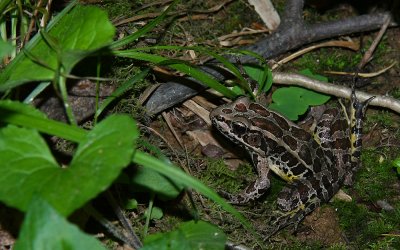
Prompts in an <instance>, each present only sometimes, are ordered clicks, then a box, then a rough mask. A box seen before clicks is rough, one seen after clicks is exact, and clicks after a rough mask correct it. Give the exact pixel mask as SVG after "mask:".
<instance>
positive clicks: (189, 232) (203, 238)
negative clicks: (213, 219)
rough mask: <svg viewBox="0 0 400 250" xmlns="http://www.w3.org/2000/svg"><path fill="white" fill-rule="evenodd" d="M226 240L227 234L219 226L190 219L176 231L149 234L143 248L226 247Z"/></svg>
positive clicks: (148, 249) (147, 249)
mask: <svg viewBox="0 0 400 250" xmlns="http://www.w3.org/2000/svg"><path fill="white" fill-rule="evenodd" d="M225 241H226V236H225V234H224V233H223V232H222V231H221V230H220V229H219V228H218V227H216V226H214V225H211V224H209V223H207V222H204V221H197V222H196V221H189V222H184V223H182V224H181V225H180V226H179V227H178V228H177V229H176V230H174V231H171V232H168V233H159V234H153V235H149V236H148V237H146V238H145V240H144V246H143V248H142V249H143V250H153V249H154V250H156V249H157V250H158V249H160V250H167V249H168V250H169V249H171V250H172V249H174V250H175V249H176V250H180V249H182V250H186V249H210V250H214V249H225Z"/></svg>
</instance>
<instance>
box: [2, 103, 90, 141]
mask: <svg viewBox="0 0 400 250" xmlns="http://www.w3.org/2000/svg"><path fill="white" fill-rule="evenodd" d="M0 121H2V122H7V123H11V124H14V125H19V126H24V127H29V128H35V129H37V130H38V131H40V132H44V133H48V134H51V135H56V136H59V137H61V138H64V139H67V140H71V141H74V142H80V141H81V138H84V137H85V135H86V132H87V131H86V130H84V129H82V128H79V127H76V126H71V125H67V124H65V123H62V122H59V121H55V120H50V119H48V118H46V115H45V114H44V113H42V112H40V111H39V110H37V109H35V108H34V107H32V106H31V105H28V104H24V103H20V102H16V101H10V100H4V101H0Z"/></svg>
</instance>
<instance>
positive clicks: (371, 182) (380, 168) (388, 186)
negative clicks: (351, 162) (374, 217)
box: [354, 149, 397, 202]
mask: <svg viewBox="0 0 400 250" xmlns="http://www.w3.org/2000/svg"><path fill="white" fill-rule="evenodd" d="M362 162H363V166H362V169H361V171H359V172H358V174H357V181H356V182H355V184H354V189H355V190H356V192H357V194H358V195H360V197H361V198H362V199H363V200H367V201H371V202H375V201H377V200H383V199H390V198H391V197H392V196H393V195H394V193H395V192H394V189H393V185H394V183H395V182H396V181H397V176H396V173H395V172H394V171H393V167H392V164H391V161H389V160H383V161H382V160H381V154H379V153H377V151H376V149H370V150H364V151H363V154H362Z"/></svg>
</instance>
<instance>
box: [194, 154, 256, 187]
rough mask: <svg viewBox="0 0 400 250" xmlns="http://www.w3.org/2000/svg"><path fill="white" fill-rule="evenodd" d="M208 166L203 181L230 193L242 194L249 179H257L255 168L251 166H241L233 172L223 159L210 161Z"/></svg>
mask: <svg viewBox="0 0 400 250" xmlns="http://www.w3.org/2000/svg"><path fill="white" fill-rule="evenodd" d="M207 166H208V169H207V171H205V172H204V173H205V175H204V176H203V177H201V179H202V181H204V182H206V183H209V185H210V186H212V187H214V188H218V189H221V190H224V191H226V192H229V193H238V192H240V191H241V190H243V188H244V187H245V185H246V182H247V181H248V179H250V178H256V177H255V174H254V171H253V167H252V166H251V165H249V164H244V165H240V166H239V167H238V169H237V170H235V171H232V170H230V169H228V168H227V167H226V165H225V163H224V161H223V160H222V159H218V160H213V159H208V161H207ZM243 177H245V178H243Z"/></svg>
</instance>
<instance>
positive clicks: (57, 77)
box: [0, 1, 252, 249]
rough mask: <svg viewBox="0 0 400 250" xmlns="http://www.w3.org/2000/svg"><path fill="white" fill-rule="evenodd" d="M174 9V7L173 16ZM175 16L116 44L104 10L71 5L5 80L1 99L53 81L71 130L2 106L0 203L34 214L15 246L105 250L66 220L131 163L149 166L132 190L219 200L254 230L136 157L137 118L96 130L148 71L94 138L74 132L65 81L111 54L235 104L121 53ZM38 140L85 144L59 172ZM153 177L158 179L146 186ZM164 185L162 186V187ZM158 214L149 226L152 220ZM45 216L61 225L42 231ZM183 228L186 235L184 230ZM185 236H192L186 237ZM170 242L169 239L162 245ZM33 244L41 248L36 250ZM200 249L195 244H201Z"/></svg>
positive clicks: (0, 79) (195, 73)
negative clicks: (79, 67)
mask: <svg viewBox="0 0 400 250" xmlns="http://www.w3.org/2000/svg"><path fill="white" fill-rule="evenodd" d="M2 4H3V2H2ZM0 7H3V6H2V5H0ZM172 7H173V4H172V6H171V7H170V8H172ZM170 8H169V9H170ZM169 9H168V10H169ZM168 10H166V12H164V13H163V14H162V15H160V16H159V17H158V18H156V19H154V20H153V21H152V22H150V23H149V24H148V25H146V26H145V27H143V28H142V29H141V30H139V31H137V32H136V33H134V34H132V35H131V36H128V37H126V38H124V39H122V40H119V41H116V42H112V37H113V35H114V28H113V27H112V25H111V24H110V23H109V21H108V19H107V17H106V15H105V14H104V13H103V12H102V11H100V10H99V9H97V8H94V7H87V6H80V5H77V1H72V2H71V4H69V5H68V6H67V7H66V8H65V9H64V10H63V11H62V12H61V13H60V14H59V15H57V16H56V17H55V18H54V19H53V20H52V21H51V22H50V23H49V25H48V26H47V27H46V28H45V29H43V30H41V31H40V32H39V33H38V34H36V35H35V36H34V37H33V38H32V40H31V41H30V42H29V43H28V44H27V45H26V46H25V48H24V52H23V53H19V54H18V55H17V56H16V57H15V59H14V60H13V61H12V62H11V63H10V64H9V65H7V67H6V68H5V69H4V70H3V71H2V72H1V73H0V91H4V92H9V91H12V90H13V89H15V88H16V87H19V86H22V85H23V84H25V83H28V82H32V81H43V82H47V81H51V82H52V83H53V85H54V86H55V87H56V89H58V90H59V91H60V93H61V95H62V97H63V101H64V106H65V109H66V110H67V113H68V118H69V121H70V123H71V124H70V125H68V124H65V123H61V122H57V121H54V120H50V119H48V118H47V117H46V116H45V115H44V114H42V113H41V112H39V111H38V110H36V109H34V108H33V107H31V106H29V105H27V104H23V103H21V102H18V101H10V100H4V101H1V102H0V120H1V122H2V123H5V124H7V125H5V126H3V127H2V128H1V130H0V158H1V159H2V163H1V164H0V173H1V174H2V175H1V177H0V184H1V185H2V190H1V191H0V200H1V201H2V202H4V203H5V204H7V205H9V206H11V207H15V208H18V209H19V210H21V211H23V212H26V213H27V216H26V219H25V221H24V224H23V228H22V230H21V237H20V240H19V241H18V243H17V244H16V247H17V249H26V248H25V247H26V246H27V245H29V246H32V247H35V248H36V249H53V246H55V245H57V244H60V238H62V239H63V240H62V242H63V244H64V246H65V247H66V246H69V247H70V248H71V249H82V248H91V249H100V248H101V247H100V245H99V244H98V243H96V242H95V240H94V239H91V238H88V237H85V236H82V234H81V233H80V232H78V231H77V229H76V228H75V227H73V226H69V223H68V222H67V221H66V220H65V219H63V218H62V217H65V216H68V215H70V214H71V213H72V212H74V211H75V210H76V209H78V208H80V207H82V206H83V205H84V204H85V203H87V202H88V201H90V200H91V199H92V198H94V197H95V196H97V195H98V194H99V193H100V192H102V191H104V190H105V189H107V188H108V187H109V186H110V185H111V184H112V183H113V181H115V180H116V178H117V177H118V175H119V174H120V173H121V170H122V169H123V168H124V167H126V166H127V165H128V164H130V163H134V164H137V165H140V166H142V167H143V169H142V170H143V171H145V173H142V174H141V175H139V176H135V178H134V179H132V180H131V181H130V183H135V184H141V185H143V186H145V188H148V189H151V192H153V193H154V194H157V195H161V196H162V195H164V196H169V197H176V195H177V194H179V192H180V190H181V189H182V188H183V187H185V188H189V187H190V188H193V189H195V190H197V191H199V192H200V193H202V194H203V195H205V196H206V197H208V198H210V199H211V200H214V201H215V202H216V203H218V204H219V205H220V206H221V207H222V208H223V209H225V210H226V211H228V212H230V213H231V214H232V215H234V216H235V217H236V218H237V219H238V220H239V221H241V223H243V225H244V226H245V227H247V228H249V229H250V230H252V229H251V226H250V224H249V223H248V222H247V221H246V220H245V219H244V217H243V216H242V215H241V214H240V213H239V212H237V211H236V210H235V209H234V208H233V207H232V206H231V205H229V204H228V203H226V202H225V201H224V200H223V199H222V198H220V197H219V196H218V195H217V194H216V193H215V192H214V191H213V190H211V189H210V188H208V187H206V186H205V185H204V184H202V183H200V182H199V181H197V180H196V179H194V178H193V177H191V176H189V175H187V174H186V173H184V172H183V171H181V170H180V169H179V168H177V167H174V166H173V165H172V164H171V163H169V162H165V161H162V160H159V159H157V158H155V157H153V156H151V155H149V154H147V153H145V152H143V151H140V150H138V149H136V146H135V141H136V139H137V138H138V132H137V129H136V126H135V122H134V121H133V119H132V118H130V117H128V116H125V115H111V116H109V117H108V118H106V119H105V120H103V121H100V122H99V123H97V119H99V115H100V114H101V112H102V111H103V110H104V109H105V108H106V106H107V105H109V104H110V103H111V102H112V101H113V98H115V96H120V95H122V94H123V93H124V92H125V91H126V90H127V89H128V88H129V86H131V85H132V84H134V83H135V82H137V81H139V80H141V79H143V78H144V77H145V75H146V74H147V71H148V70H144V71H142V72H139V73H138V74H137V75H136V76H134V77H133V78H131V79H129V80H128V81H126V83H124V84H122V85H121V87H120V88H119V89H118V90H117V91H116V93H115V94H116V95H115V96H114V97H110V99H108V100H106V101H105V102H104V103H103V104H102V105H101V106H99V105H98V106H97V107H98V109H97V112H96V116H95V117H96V121H95V125H94V127H93V129H92V130H91V131H87V130H84V129H82V128H79V127H78V126H76V124H75V119H74V116H73V114H72V112H71V110H70V106H69V104H68V95H67V92H66V79H67V78H68V77H70V73H71V70H72V69H73V67H74V66H75V65H76V64H77V63H78V62H79V61H80V60H82V59H83V58H85V57H88V56H99V55H103V54H107V55H114V56H124V57H130V58H137V59H140V60H147V61H151V62H153V63H158V64H165V65H168V66H170V67H171V68H174V69H178V70H180V71H182V72H185V73H187V74H189V75H190V76H192V77H195V78H197V79H200V80H202V81H203V82H205V83H206V84H209V85H210V86H212V87H214V88H216V89H219V91H221V92H222V93H224V94H226V95H227V96H231V97H234V96H235V94H234V93H233V92H232V91H230V90H229V89H227V88H226V87H224V86H223V85H221V84H220V83H218V82H217V81H216V80H214V79H213V78H211V77H209V76H208V75H206V74H204V73H202V72H201V71H199V70H196V69H195V68H194V67H192V66H189V65H187V64H186V63H183V62H181V61H174V60H170V59H168V58H164V57H160V56H157V55H153V54H150V53H144V52H138V51H137V50H131V51H122V50H118V49H120V48H121V47H123V46H124V45H126V44H129V43H132V42H134V41H135V40H137V38H139V37H140V36H143V35H145V34H146V33H147V32H149V31H150V30H151V29H152V28H153V27H154V26H155V25H157V24H158V23H160V22H161V21H162V20H163V18H164V17H165V15H166V13H167V12H168ZM88 27H91V29H88ZM60 38H62V39H60ZM77 41H79V42H77ZM43 86H44V85H42V84H40V85H39V86H38V88H37V89H36V90H35V91H34V92H35V94H37V93H39V92H40V91H41V89H43ZM39 132H40V133H45V134H49V135H55V136H58V137H60V138H64V139H67V140H70V141H72V142H74V143H77V144H78V146H77V149H76V151H75V153H74V156H73V160H72V161H71V163H70V165H69V167H68V168H66V169H63V168H61V167H60V166H59V165H58V163H57V162H56V161H55V159H54V156H53V155H52V154H51V152H50V150H49V149H48V148H47V145H46V144H45V142H44V140H43V138H42V137H41V135H40V134H39ZM146 172H147V173H146ZM155 173H158V174H159V175H158V177H157V179H154V176H157V175H155ZM148 177H151V178H153V179H152V180H149V179H146V178H148ZM162 180H165V181H162ZM165 183H169V184H172V186H171V185H170V186H169V190H166V184H165ZM157 184H158V185H160V186H159V187H157ZM15 194H17V195H15ZM151 207H152V206H150V210H149V213H148V216H147V217H148V218H151V215H150V213H151ZM41 211H43V212H41ZM45 213H47V215H48V216H52V217H53V218H54V223H47V224H45V225H43V227H39V226H38V224H39V223H40V222H41V221H42V220H43V219H44V216H45V215H44V214H45ZM47 215H46V216H47ZM147 225H148V223H147ZM184 225H185V224H183V225H182V226H181V229H182V228H183V229H184V228H185V226H184ZM199 225H200V227H199V228H200V229H199V231H191V232H189V233H190V234H194V235H196V234H197V235H201V234H202V233H204V228H206V229H207V230H210V231H209V233H214V234H215V235H218V236H220V237H219V238H220V239H222V240H220V243H218V246H219V248H222V247H223V242H224V238H223V235H222V233H221V232H220V231H218V230H216V229H212V230H211V229H210V227H209V226H207V225H206V226H205V224H204V223H199ZM58 226H62V227H64V228H65V231H63V232H62V234H60V236H59V237H55V236H53V234H58V232H57V231H56V230H54V228H55V227H58ZM183 232H184V233H185V230H183ZM74 235H77V236H76V237H81V241H80V242H79V243H77V244H74V243H73V242H71V240H73V238H74V237H75V236H74ZM44 236H46V237H44ZM167 237H170V236H168V235H167ZM171 239H172V238H171ZM204 239H206V240H209V239H210V238H209V237H208V236H207V237H203V240H204ZM74 240H75V239H74ZM165 241H168V239H166V240H164V241H162V243H165ZM33 242H36V243H35V244H36V245H34V244H33ZM201 242H202V241H199V242H198V243H196V244H202V243H201ZM221 242H222V243H221ZM214 243H216V242H214ZM152 244H153V243H152ZM160 244H161V243H160Z"/></svg>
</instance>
